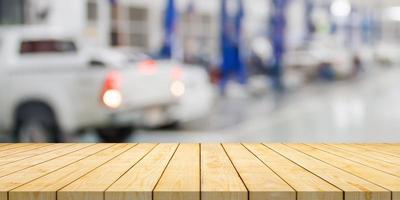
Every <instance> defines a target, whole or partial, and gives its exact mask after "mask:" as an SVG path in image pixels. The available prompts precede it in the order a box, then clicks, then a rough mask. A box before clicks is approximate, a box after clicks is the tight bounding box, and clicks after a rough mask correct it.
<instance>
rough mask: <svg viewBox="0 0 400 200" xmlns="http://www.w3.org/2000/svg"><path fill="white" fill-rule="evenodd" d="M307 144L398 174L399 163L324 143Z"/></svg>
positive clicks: (399, 174) (399, 172)
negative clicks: (388, 161) (387, 161)
mask: <svg viewBox="0 0 400 200" xmlns="http://www.w3.org/2000/svg"><path fill="white" fill-rule="evenodd" d="M309 146H312V147H315V148H317V149H320V150H323V151H326V152H328V153H331V154H335V155H337V156H340V157H342V158H344V159H348V160H352V161H354V162H357V163H360V164H363V165H366V166H369V167H372V168H375V169H377V170H380V171H383V172H386V173H389V174H392V175H394V176H400V165H396V164H392V163H386V162H383V161H379V160H378V161H377V160H376V159H374V158H371V157H368V156H363V155H362V154H360V153H354V152H351V151H346V150H343V149H340V148H337V147H334V146H329V145H325V144H310V145H309Z"/></svg>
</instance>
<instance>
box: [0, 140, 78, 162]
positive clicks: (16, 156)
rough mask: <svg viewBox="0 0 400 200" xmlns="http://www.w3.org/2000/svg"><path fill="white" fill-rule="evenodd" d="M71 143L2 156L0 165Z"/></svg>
mask: <svg viewBox="0 0 400 200" xmlns="http://www.w3.org/2000/svg"><path fill="white" fill-rule="evenodd" d="M71 145H72V144H51V145H48V146H44V147H40V148H37V149H32V150H29V151H25V152H21V153H17V154H12V155H8V156H4V157H2V158H0V165H4V164H8V163H12V162H15V161H19V160H23V159H27V158H29V157H32V156H36V155H40V154H44V153H48V152H51V151H54V150H57V149H61V148H64V147H66V146H71Z"/></svg>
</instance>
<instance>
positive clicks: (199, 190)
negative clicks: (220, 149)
mask: <svg viewBox="0 0 400 200" xmlns="http://www.w3.org/2000/svg"><path fill="white" fill-rule="evenodd" d="M199 179H200V180H199V182H200V184H199V196H200V200H201V143H199Z"/></svg>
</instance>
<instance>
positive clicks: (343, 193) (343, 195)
mask: <svg viewBox="0 0 400 200" xmlns="http://www.w3.org/2000/svg"><path fill="white" fill-rule="evenodd" d="M281 144H283V143H281ZM263 145H264V146H265V147H267V148H268V149H270V150H272V151H274V152H275V153H277V154H279V155H281V156H282V157H284V158H285V159H286V160H288V161H290V162H292V163H293V164H295V165H297V166H299V167H300V168H303V169H304V170H306V171H308V172H309V173H311V174H313V175H314V176H316V177H318V178H320V179H321V180H323V181H325V182H327V183H329V184H330V185H331V186H333V187H334V188H336V189H338V190H339V191H341V192H342V197H343V200H345V199H344V198H345V192H344V190H342V189H341V188H338V187H337V186H336V185H334V184H333V183H331V182H329V181H327V180H325V179H324V178H322V177H321V176H319V175H318V174H315V173H313V172H312V171H310V170H308V169H307V168H305V167H303V166H301V165H299V164H297V163H296V162H295V161H293V160H291V159H289V158H288V157H286V156H284V155H282V154H281V153H279V152H277V151H275V150H274V149H272V148H270V147H268V146H267V145H266V144H264V143H263ZM283 145H285V144H283ZM303 154H304V153H303ZM305 155H307V154H305Z"/></svg>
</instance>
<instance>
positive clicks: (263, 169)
mask: <svg viewBox="0 0 400 200" xmlns="http://www.w3.org/2000/svg"><path fill="white" fill-rule="evenodd" d="M222 146H223V147H224V149H225V151H226V153H227V154H228V156H229V158H230V159H231V161H232V163H233V166H234V167H235V168H236V170H237V171H238V172H239V175H240V177H241V178H242V180H243V182H244V184H245V185H246V187H247V189H248V190H249V200H295V199H296V192H295V191H294V190H293V189H292V188H291V187H290V186H289V185H288V184H287V183H286V182H285V181H283V180H282V179H281V178H280V177H279V176H278V175H276V174H275V173H274V172H273V171H272V170H271V169H269V168H268V167H267V166H266V165H264V163H262V162H261V161H260V160H259V159H258V158H257V157H255V156H254V155H253V154H252V153H251V152H249V151H248V150H247V149H246V148H245V147H244V146H242V145H241V144H223V145H222Z"/></svg>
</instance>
